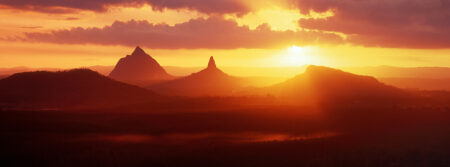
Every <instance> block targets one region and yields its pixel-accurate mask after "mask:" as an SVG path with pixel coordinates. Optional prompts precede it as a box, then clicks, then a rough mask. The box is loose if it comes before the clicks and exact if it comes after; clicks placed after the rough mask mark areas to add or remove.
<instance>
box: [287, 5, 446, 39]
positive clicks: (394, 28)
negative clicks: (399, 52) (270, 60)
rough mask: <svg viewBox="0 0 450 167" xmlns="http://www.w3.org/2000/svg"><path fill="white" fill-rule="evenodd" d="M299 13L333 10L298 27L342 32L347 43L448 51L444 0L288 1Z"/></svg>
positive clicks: (302, 20)
mask: <svg viewBox="0 0 450 167" xmlns="http://www.w3.org/2000/svg"><path fill="white" fill-rule="evenodd" d="M290 1H291V2H293V3H294V4H295V5H296V7H298V8H299V9H300V10H301V12H302V13H304V14H308V13H309V12H310V11H311V10H312V11H316V12H325V11H328V10H332V11H334V13H335V15H334V16H333V17H330V18H326V19H301V20H300V21H299V23H300V26H301V27H304V28H308V29H315V30H321V31H334V32H342V33H345V34H347V35H349V38H348V39H347V41H348V42H351V43H354V44H358V45H365V46H381V47H400V48H449V47H450V31H449V30H450V1H448V0H290Z"/></svg>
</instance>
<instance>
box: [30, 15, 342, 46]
mask: <svg viewBox="0 0 450 167" xmlns="http://www.w3.org/2000/svg"><path fill="white" fill-rule="evenodd" d="M24 40H26V41H34V42H50V43H60V44H61V43H62V44H100V45H123V46H136V45H140V46H145V47H149V48H154V49H180V48H186V49H197V48H208V49H234V48H275V47H286V46H290V45H299V46H302V45H314V44H338V43H342V42H343V40H342V38H341V37H339V36H337V35H335V34H330V33H322V32H313V31H272V30H271V29H270V27H269V26H268V25H267V24H263V25H261V26H259V27H258V28H256V29H254V30H252V29H250V28H249V27H247V26H239V25H238V24H237V23H236V22H235V21H232V20H226V19H224V18H222V17H210V18H208V19H203V18H200V19H192V20H190V21H188V22H185V23H181V24H176V25H174V26H169V25H167V24H152V23H149V22H147V21H135V20H131V21H128V22H121V21H116V22H114V23H113V24H112V25H110V26H105V27H101V28H81V27H78V28H72V29H65V30H55V31H52V32H50V33H26V34H25V38H24Z"/></svg>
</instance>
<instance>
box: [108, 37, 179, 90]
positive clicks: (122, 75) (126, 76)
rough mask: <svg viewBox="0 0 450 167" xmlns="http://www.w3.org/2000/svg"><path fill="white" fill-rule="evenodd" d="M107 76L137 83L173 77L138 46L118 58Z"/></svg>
mask: <svg viewBox="0 0 450 167" xmlns="http://www.w3.org/2000/svg"><path fill="white" fill-rule="evenodd" d="M109 77H111V78H113V79H116V80H119V81H123V82H128V83H132V84H138V85H140V83H142V82H152V81H153V82H157V81H163V80H168V79H173V78H174V77H173V76H171V75H169V74H168V73H167V72H166V71H165V70H164V68H163V67H161V65H159V64H158V62H157V61H156V60H155V59H153V58H152V57H151V56H150V55H148V54H147V53H145V51H144V50H142V49H141V48H140V47H139V46H138V47H136V48H135V49H134V51H133V53H132V54H131V55H127V56H126V57H123V58H121V59H120V60H119V62H118V63H117V65H116V66H115V67H114V69H113V70H112V71H111V73H110V74H109Z"/></svg>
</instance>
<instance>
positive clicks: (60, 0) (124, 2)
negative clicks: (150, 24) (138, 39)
mask: <svg viewBox="0 0 450 167" xmlns="http://www.w3.org/2000/svg"><path fill="white" fill-rule="evenodd" d="M144 4H148V5H150V6H152V7H153V8H154V9H155V10H163V9H190V10H196V11H199V12H203V13H207V14H212V13H217V14H225V13H232V14H243V13H247V12H249V10H250V9H249V8H248V7H247V6H246V5H245V4H244V3H243V2H242V1H241V0H0V5H4V6H7V7H12V8H17V9H24V10H33V11H38V12H46V13H66V12H74V10H91V11H96V12H103V11H106V10H107V9H108V7H110V6H134V7H138V6H141V5H144Z"/></svg>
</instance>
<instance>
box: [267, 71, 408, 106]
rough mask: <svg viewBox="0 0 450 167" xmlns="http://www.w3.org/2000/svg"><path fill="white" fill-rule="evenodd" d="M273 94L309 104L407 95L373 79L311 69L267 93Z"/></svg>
mask: <svg viewBox="0 0 450 167" xmlns="http://www.w3.org/2000/svg"><path fill="white" fill-rule="evenodd" d="M268 91H269V92H270V94H273V95H276V96H279V97H283V98H288V99H294V100H296V101H302V102H306V103H311V102H314V103H316V102H321V103H340V102H355V101H368V102H369V101H370V102H374V103H376V102H378V101H387V100H394V99H398V98H401V97H404V96H405V95H406V93H405V92H403V91H402V90H401V89H398V88H395V87H392V86H388V85H385V84H383V83H381V82H379V81H378V80H376V79H375V78H373V77H370V76H361V75H355V74H351V73H347V72H344V71H341V70H337V69H332V68H328V67H323V66H314V65H310V66H308V67H307V69H306V71H305V73H303V74H300V75H297V76H296V77H294V78H292V79H289V80H287V81H285V82H283V83H280V84H277V85H274V86H272V87H270V88H269V89H268Z"/></svg>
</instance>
